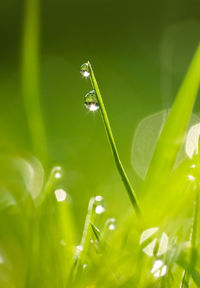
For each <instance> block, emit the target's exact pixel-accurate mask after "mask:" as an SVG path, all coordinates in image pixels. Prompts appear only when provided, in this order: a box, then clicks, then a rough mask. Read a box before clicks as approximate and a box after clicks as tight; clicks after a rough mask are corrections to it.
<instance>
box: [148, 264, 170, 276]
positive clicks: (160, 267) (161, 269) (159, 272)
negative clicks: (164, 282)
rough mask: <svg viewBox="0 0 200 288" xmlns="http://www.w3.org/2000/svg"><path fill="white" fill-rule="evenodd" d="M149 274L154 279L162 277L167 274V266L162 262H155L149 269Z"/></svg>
mask: <svg viewBox="0 0 200 288" xmlns="http://www.w3.org/2000/svg"><path fill="white" fill-rule="evenodd" d="M151 273H152V274H153V275H154V277H156V278H159V277H162V276H164V275H165V274H166V273H167V266H166V265H165V264H164V262H163V261H162V260H156V261H155V263H154V265H153V268H152V269H151Z"/></svg>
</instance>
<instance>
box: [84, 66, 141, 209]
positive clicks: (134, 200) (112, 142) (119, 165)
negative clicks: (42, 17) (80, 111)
mask: <svg viewBox="0 0 200 288" xmlns="http://www.w3.org/2000/svg"><path fill="white" fill-rule="evenodd" d="M88 68H89V72H90V75H91V78H90V79H91V82H92V86H93V88H94V90H95V92H96V96H97V100H98V103H99V107H100V110H101V115H102V119H103V122H104V126H105V130H106V133H107V136H108V140H109V143H110V146H111V150H112V153H113V157H114V160H115V164H116V166H117V169H118V172H119V174H120V176H121V179H122V181H123V183H124V186H125V188H126V191H127V193H128V196H129V198H130V201H131V203H132V205H133V208H134V209H135V211H136V213H137V214H140V207H139V204H138V200H137V197H136V194H135V191H134V190H133V187H132V186H131V183H130V181H129V179H128V176H127V175H126V172H125V170H124V167H123V165H122V163H121V160H120V158H119V154H118V151H117V147H116V144H115V140H114V137H113V133H112V129H111V126H110V122H109V119H108V115H107V112H106V109H105V106H104V103H103V99H102V97H101V93H100V90H99V86H98V84H97V81H96V78H95V75H94V72H93V69H92V66H91V64H90V62H88Z"/></svg>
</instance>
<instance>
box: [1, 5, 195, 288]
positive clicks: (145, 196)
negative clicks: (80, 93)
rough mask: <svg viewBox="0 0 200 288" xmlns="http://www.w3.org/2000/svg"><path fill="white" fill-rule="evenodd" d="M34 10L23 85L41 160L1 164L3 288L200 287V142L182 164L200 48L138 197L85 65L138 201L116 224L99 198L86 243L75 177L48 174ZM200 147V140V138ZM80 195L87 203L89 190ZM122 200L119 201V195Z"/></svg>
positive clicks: (91, 104) (92, 98)
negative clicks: (71, 187) (73, 189)
mask: <svg viewBox="0 0 200 288" xmlns="http://www.w3.org/2000/svg"><path fill="white" fill-rule="evenodd" d="M27 3H28V5H27V10H26V17H25V18H26V20H25V31H24V37H23V71H22V83H23V95H24V104H25V109H26V112H27V113H26V114H27V121H28V123H29V128H30V135H31V139H32V144H33V147H34V149H33V150H34V151H35V152H34V156H27V155H26V156H16V155H10V154H1V156H0V163H1V165H0V183H1V185H0V187H1V196H0V216H1V217H0V228H1V233H0V235H1V236H0V287H1V288H9V287H10V288H22V287H28V288H29V287H30V288H31V287H41V288H43V287H59V288H60V287H70V288H71V287H75V288H76V287H77V288H79V287H80V288H81V287H84V288H85V287H87V288H98V287H104V288H106V287H107V288H109V287H127V288H128V287H138V288H147V287H158V288H159V287H182V288H184V287H200V258H199V254H200V249H199V244H200V236H199V232H200V231H199V225H200V222H199V220H200V215H199V188H200V185H199V179H200V159H199V149H197V147H199V146H198V145H199V143H194V147H196V148H195V149H196V150H195V149H194V150H193V152H191V153H190V154H189V156H188V155H186V156H185V157H184V158H183V159H182V160H181V162H178V164H177V161H176V160H177V155H178V153H179V151H180V149H182V148H183V146H184V145H185V142H186V141H187V138H186V136H187V133H188V130H187V127H188V123H189V121H190V119H191V116H192V111H193V106H194V103H195V100H196V98H197V94H198V89H199V83H200V46H199V47H198V48H197V51H196V52H195V55H194V58H193V60H192V61H191V64H190V67H189V69H188V72H187V73H186V77H185V79H184V80H183V83H182V85H181V87H180V90H179V92H178V94H177V96H176V99H175V101H174V104H173V106H172V108H171V110H170V113H169V116H168V118H167V120H166V122H165V124H164V126H163V128H162V131H161V134H160V135H159V137H158V141H157V143H156V148H155V151H154V154H153V158H152V160H151V163H150V166H149V169H148V172H147V176H146V178H145V179H144V181H143V184H142V187H141V189H140V190H139V191H135V189H133V187H132V185H131V183H130V181H129V179H128V176H127V174H126V172H125V169H124V168H123V165H122V162H121V160H120V156H119V153H118V150H117V148H116V144H115V139H114V137H113V133H112V129H111V125H110V121H109V119H108V115H107V112H106V109H105V105H104V101H103V98H102V95H101V93H100V90H99V86H98V84H97V80H96V78H95V75H94V71H93V69H92V66H91V64H90V63H87V64H86V65H84V66H82V68H81V69H82V70H83V69H84V71H82V74H83V76H85V77H87V78H88V77H89V78H90V80H91V83H92V86H93V89H94V91H93V92H92V94H91V93H89V96H87V97H89V98H85V106H86V108H88V109H89V110H90V111H91V113H96V115H97V117H98V116H100V115H99V114H101V116H102V119H103V123H104V126H105V130H106V133H107V136H108V140H109V143H110V146H111V150H112V155H113V159H114V161H115V164H116V167H117V169H118V172H119V176H120V177H121V179H122V181H123V183H124V187H125V191H126V192H127V193H128V196H129V198H130V212H129V211H123V210H122V211H119V213H117V214H118V215H119V216H118V219H115V218H113V215H111V213H110V210H111V207H109V206H107V207H106V200H107V199H106V195H105V199H103V198H102V196H101V195H93V197H92V198H91V199H90V201H89V204H88V211H87V212H86V215H85V225H84V227H83V231H82V235H81V236H80V235H79V233H78V231H77V230H78V229H77V226H76V222H75V217H74V209H73V204H74V203H73V200H72V199H71V196H70V195H69V194H68V190H67V189H64V188H63V186H62V184H63V182H64V180H65V179H67V177H68V175H67V174H65V173H64V171H62V168H61V167H60V166H55V167H52V170H51V171H50V173H49V172H48V171H47V170H46V163H47V162H48V153H47V143H46V138H45V129H44V125H43V120H42V118H43V114H42V109H41V105H40V92H39V91H40V89H39V79H40V77H39V70H40V69H39V34H38V26H37V25H38V22H37V19H38V13H39V6H38V5H39V1H33V0H29V1H27ZM83 81H84V80H83ZM89 85H90V84H89ZM90 88H91V86H90ZM90 88H89V89H90ZM80 89H81V88H80ZM87 95H88V94H87ZM104 100H105V102H106V97H105V99H104ZM80 101H82V99H80ZM119 101H120V100H119ZM82 104H83V105H84V103H82ZM90 108H91V109H90ZM99 112H100V113H99ZM92 119H93V118H92ZM83 121H84V119H83ZM91 121H92V120H91ZM127 125H128V123H127ZM194 139H196V140H195V141H198V135H196V137H195V138H194ZM146 141H148V139H146ZM102 157H103V155H102ZM37 158H38V159H39V160H38V159H37ZM105 165H106V163H105ZM100 173H101V171H99V177H100ZM133 184H134V183H133ZM79 193H80V201H81V199H82V198H81V197H82V195H83V194H84V189H83V191H79ZM112 195H115V194H114V193H113V194H112ZM72 196H73V195H72ZM72 198H73V197H72ZM114 201H117V202H118V203H120V199H117V196H116V198H115V196H113V202H114ZM119 206H120V204H119ZM132 207H133V208H134V210H133V209H132ZM128 208H129V207H127V210H128ZM135 211H136V212H137V213H134V212H135ZM140 211H141V213H140ZM138 216H139V217H138Z"/></svg>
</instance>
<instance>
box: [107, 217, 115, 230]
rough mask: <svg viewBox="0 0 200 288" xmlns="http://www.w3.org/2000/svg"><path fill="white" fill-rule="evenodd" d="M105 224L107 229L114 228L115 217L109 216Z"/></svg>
mask: <svg viewBox="0 0 200 288" xmlns="http://www.w3.org/2000/svg"><path fill="white" fill-rule="evenodd" d="M106 225H107V226H108V230H110V231H113V230H115V228H116V226H117V221H116V219H115V218H109V219H108V220H107V221H106Z"/></svg>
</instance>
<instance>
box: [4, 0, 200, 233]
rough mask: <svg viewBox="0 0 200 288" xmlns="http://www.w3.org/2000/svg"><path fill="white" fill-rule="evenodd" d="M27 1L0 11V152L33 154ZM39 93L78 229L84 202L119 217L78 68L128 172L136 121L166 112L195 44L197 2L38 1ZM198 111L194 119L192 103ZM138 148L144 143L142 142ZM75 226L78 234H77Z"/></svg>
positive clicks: (116, 193) (109, 163)
mask: <svg viewBox="0 0 200 288" xmlns="http://www.w3.org/2000/svg"><path fill="white" fill-rule="evenodd" d="M25 2H26V1H19V0H18V1H17V0H6V1H1V4H0V41H1V43H0V97H1V98H0V99H1V105H0V148H1V150H2V151H7V150H14V151H17V152H16V153H22V151H23V152H24V151H27V152H30V153H33V154H34V152H33V151H32V148H31V147H32V146H31V141H30V135H29V131H28V125H27V119H26V116H25V109H24V103H23V96H22V87H21V68H22V67H21V66H22V65H21V63H22V57H21V56H22V47H21V46H22V38H23V30H24V7H25ZM40 4H41V7H40V8H41V11H40V12H41V13H40V52H41V53H40V91H41V105H42V111H43V118H44V124H45V129H46V138H47V145H48V150H49V151H48V152H49V167H48V168H50V167H52V166H53V165H61V166H62V167H63V168H64V171H65V174H64V178H63V180H62V181H61V184H60V185H61V186H62V187H64V188H65V189H67V191H68V193H70V194H71V196H72V199H73V207H74V210H73V211H74V215H75V219H76V222H77V224H78V227H80V228H81V227H82V225H83V222H84V217H85V214H86V206H87V203H88V200H89V198H90V196H92V195H98V194H101V195H103V196H104V197H105V199H106V202H107V205H108V207H109V211H110V213H111V214H112V215H114V216H117V211H120V212H121V211H123V210H124V209H127V208H128V207H129V206H130V204H129V202H128V197H127V195H126V192H125V190H124V188H123V186H122V184H121V181H120V178H119V176H118V174H117V172H116V169H115V166H114V163H113V159H112V155H111V151H110V148H109V145H108V143H107V139H106V135H105V132H104V129H103V125H102V121H101V117H100V115H99V113H96V114H92V113H89V112H88V111H87V110H86V109H85V107H84V105H83V102H84V95H85V94H86V93H87V92H88V91H89V90H91V85H90V83H89V81H87V80H84V79H82V78H81V75H80V72H79V70H80V65H81V64H83V63H84V62H86V61H87V60H90V61H91V63H92V65H93V68H94V70H95V74H96V77H97V79H98V82H99V85H100V88H101V92H102V95H103V98H104V101H105V105H106V108H107V112H108V115H109V118H110V122H111V124H112V128H113V133H114V135H115V137H116V142H117V144H118V148H119V152H120V154H121V158H122V161H123V162H124V163H125V168H126V169H127V171H128V174H129V176H130V178H131V180H132V182H134V183H135V187H136V189H137V188H138V187H139V185H140V179H139V178H138V177H137V176H136V175H135V173H134V170H133V168H132V167H131V146H132V139H133V135H134V131H135V129H136V127H137V125H138V123H139V122H140V121H141V119H143V118H144V117H146V116H148V115H150V114H152V113H155V112H158V111H160V110H162V109H166V108H169V107H170V106H171V104H172V101H173V98H174V97H175V95H176V92H177V90H178V87H179V85H180V83H181V81H182V79H183V76H184V74H185V72H186V69H187V67H188V64H189V62H190V60H191V58H192V55H193V53H194V51H195V49H196V46H197V43H198V42H199V40H200V1H199V0H190V1H183V0H179V1H178V0H174V1H172V0H170V1H169V0H168V1H135V0H134V1H130V0H129V1H127V0H125V1H113V0H102V1H80V0H76V1H67V0H66V1H64V0H56V1H55V0H54V1H53V0H43V1H40ZM195 109H196V111H197V112H198V111H199V108H198V103H197V105H196V108H195ZM144 141H148V139H145V140H144ZM79 225H80V226H79Z"/></svg>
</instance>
